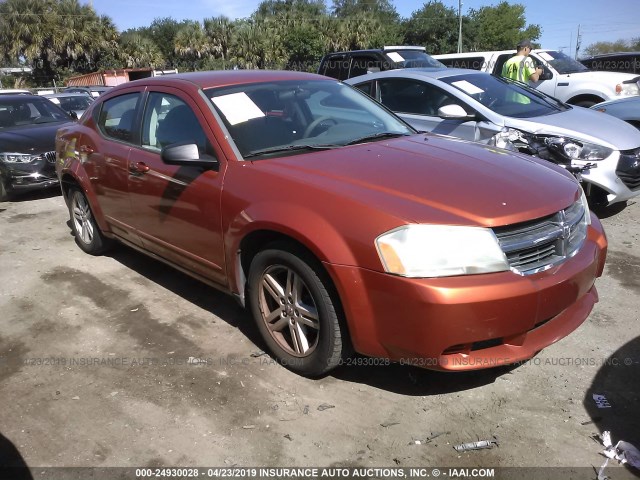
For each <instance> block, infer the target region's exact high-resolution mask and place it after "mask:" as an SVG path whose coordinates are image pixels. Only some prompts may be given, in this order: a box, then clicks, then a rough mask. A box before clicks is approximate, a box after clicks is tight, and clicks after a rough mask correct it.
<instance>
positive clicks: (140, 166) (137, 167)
mask: <svg viewBox="0 0 640 480" xmlns="http://www.w3.org/2000/svg"><path fill="white" fill-rule="evenodd" d="M150 169H151V168H150V167H149V165H147V164H146V163H144V162H135V163H130V164H129V171H130V172H131V173H147V172H148V171H149V170H150Z"/></svg>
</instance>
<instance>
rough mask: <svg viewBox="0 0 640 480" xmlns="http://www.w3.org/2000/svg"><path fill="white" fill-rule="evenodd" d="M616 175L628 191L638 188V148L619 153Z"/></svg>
mask: <svg viewBox="0 0 640 480" xmlns="http://www.w3.org/2000/svg"><path fill="white" fill-rule="evenodd" d="M616 175H618V177H619V178H620V180H622V183H624V184H625V185H626V186H627V187H629V189H630V190H636V189H638V188H640V148H636V149H635V150H625V151H622V152H620V160H618V166H617V167H616Z"/></svg>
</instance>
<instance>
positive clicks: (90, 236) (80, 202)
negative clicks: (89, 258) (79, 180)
mask: <svg viewBox="0 0 640 480" xmlns="http://www.w3.org/2000/svg"><path fill="white" fill-rule="evenodd" d="M69 216H70V217H71V227H72V229H73V234H74V236H75V237H76V243H77V244H78V246H79V247H80V248H81V249H82V250H84V251H85V252H86V253H89V254H91V255H100V254H101V253H103V252H104V251H106V250H107V249H108V248H109V246H110V242H109V239H108V238H105V237H104V235H102V232H101V231H100V227H98V224H97V223H96V220H95V218H94V217H93V213H92V212H91V207H90V206H89V202H88V200H87V197H86V196H85V194H84V193H83V192H82V191H81V190H80V189H79V188H77V187H73V188H71V190H70V191H69Z"/></svg>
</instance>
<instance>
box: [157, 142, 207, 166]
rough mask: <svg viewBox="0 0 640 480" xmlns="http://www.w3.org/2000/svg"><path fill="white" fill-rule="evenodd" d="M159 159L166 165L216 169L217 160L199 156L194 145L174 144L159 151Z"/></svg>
mask: <svg viewBox="0 0 640 480" xmlns="http://www.w3.org/2000/svg"><path fill="white" fill-rule="evenodd" d="M160 158H161V159H162V161H163V162H164V163H166V164H168V165H182V166H187V167H188V166H191V167H204V168H210V169H216V168H217V167H218V160H217V159H216V158H214V157H211V156H209V155H205V156H203V157H201V156H200V152H199V151H198V146H197V145H196V144H195V143H174V144H171V145H167V146H166V147H164V148H163V149H162V150H161V151H160Z"/></svg>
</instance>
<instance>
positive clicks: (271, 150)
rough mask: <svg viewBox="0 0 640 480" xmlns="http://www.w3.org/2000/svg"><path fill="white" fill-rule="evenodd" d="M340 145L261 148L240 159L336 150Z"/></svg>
mask: <svg viewBox="0 0 640 480" xmlns="http://www.w3.org/2000/svg"><path fill="white" fill-rule="evenodd" d="M341 146H342V145H330V144H326V145H312V144H308V145H307V144H305V145H287V146H286V147H271V148H263V149H262V150H254V151H252V152H249V153H247V154H246V155H243V156H242V158H251V157H258V156H260V155H267V154H269V153H282V152H294V151H296V150H330V149H332V148H338V147H341Z"/></svg>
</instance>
